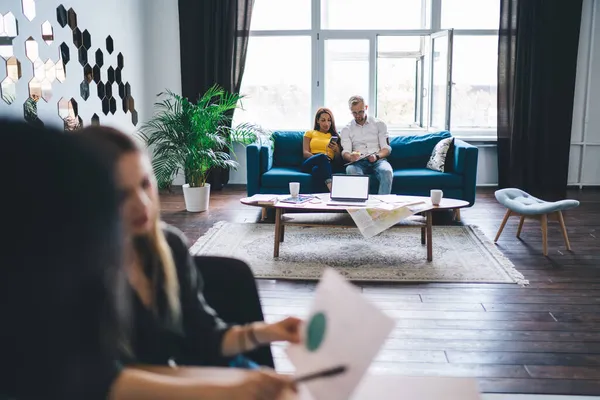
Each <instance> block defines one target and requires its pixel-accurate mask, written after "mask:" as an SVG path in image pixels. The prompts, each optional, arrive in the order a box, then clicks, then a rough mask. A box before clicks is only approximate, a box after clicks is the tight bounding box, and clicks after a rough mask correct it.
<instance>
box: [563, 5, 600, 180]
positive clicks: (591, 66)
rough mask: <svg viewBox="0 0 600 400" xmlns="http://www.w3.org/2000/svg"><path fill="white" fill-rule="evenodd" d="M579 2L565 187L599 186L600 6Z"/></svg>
mask: <svg viewBox="0 0 600 400" xmlns="http://www.w3.org/2000/svg"><path fill="white" fill-rule="evenodd" d="M599 3H600V2H599V0H583V17H582V21H581V33H580V40H579V54H578V59H577V79H576V87H575V106H574V110H573V127H572V130H571V151H570V160H569V184H571V185H579V186H587V185H600V4H599Z"/></svg>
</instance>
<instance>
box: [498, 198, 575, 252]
mask: <svg viewBox="0 0 600 400" xmlns="http://www.w3.org/2000/svg"><path fill="white" fill-rule="evenodd" d="M495 195H496V200H498V202H499V203H500V204H502V205H503V206H505V207H506V208H507V210H506V214H505V215H504V219H503V220H502V224H501V225H500V229H498V233H497V234H496V238H495V239H494V243H495V242H497V241H498V239H499V238H500V234H501V233H502V230H503V229H504V226H505V225H506V222H507V221H508V218H509V217H511V216H519V217H521V220H520V221H519V227H518V229H517V237H520V235H521V229H522V228H523V222H525V218H531V219H537V220H539V221H540V223H541V225H542V242H543V243H542V244H543V253H544V255H545V256H547V255H548V217H553V218H556V219H557V220H558V222H559V223H560V228H561V230H562V234H563V237H564V239H565V245H566V246H567V250H571V244H570V243H569V236H568V235H567V229H566V227H565V220H564V219H563V215H562V211H564V210H568V209H570V208H575V207H577V206H579V201H577V200H560V201H554V202H549V201H544V200H540V199H538V198H536V197H533V196H532V195H530V194H529V193H526V192H524V191H522V190H520V189H515V188H508V189H500V190H497V191H496V193H495Z"/></svg>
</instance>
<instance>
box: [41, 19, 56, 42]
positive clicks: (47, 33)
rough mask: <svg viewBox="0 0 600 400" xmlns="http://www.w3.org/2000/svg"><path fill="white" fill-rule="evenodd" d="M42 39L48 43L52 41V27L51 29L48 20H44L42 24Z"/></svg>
mask: <svg viewBox="0 0 600 400" xmlns="http://www.w3.org/2000/svg"><path fill="white" fill-rule="evenodd" d="M42 40H43V41H44V42H46V44H48V45H50V44H52V42H54V29H52V25H51V24H50V21H46V22H44V23H43V24H42Z"/></svg>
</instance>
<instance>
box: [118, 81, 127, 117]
mask: <svg viewBox="0 0 600 400" xmlns="http://www.w3.org/2000/svg"><path fill="white" fill-rule="evenodd" d="M119 97H120V98H121V99H124V98H125V84H124V83H123V82H121V83H119ZM125 112H127V111H125Z"/></svg>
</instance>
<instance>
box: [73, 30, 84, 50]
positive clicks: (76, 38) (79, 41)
mask: <svg viewBox="0 0 600 400" xmlns="http://www.w3.org/2000/svg"><path fill="white" fill-rule="evenodd" d="M73 44H74V45H75V47H76V48H80V47H81V46H83V38H82V37H81V31H80V30H79V28H75V29H73Z"/></svg>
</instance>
